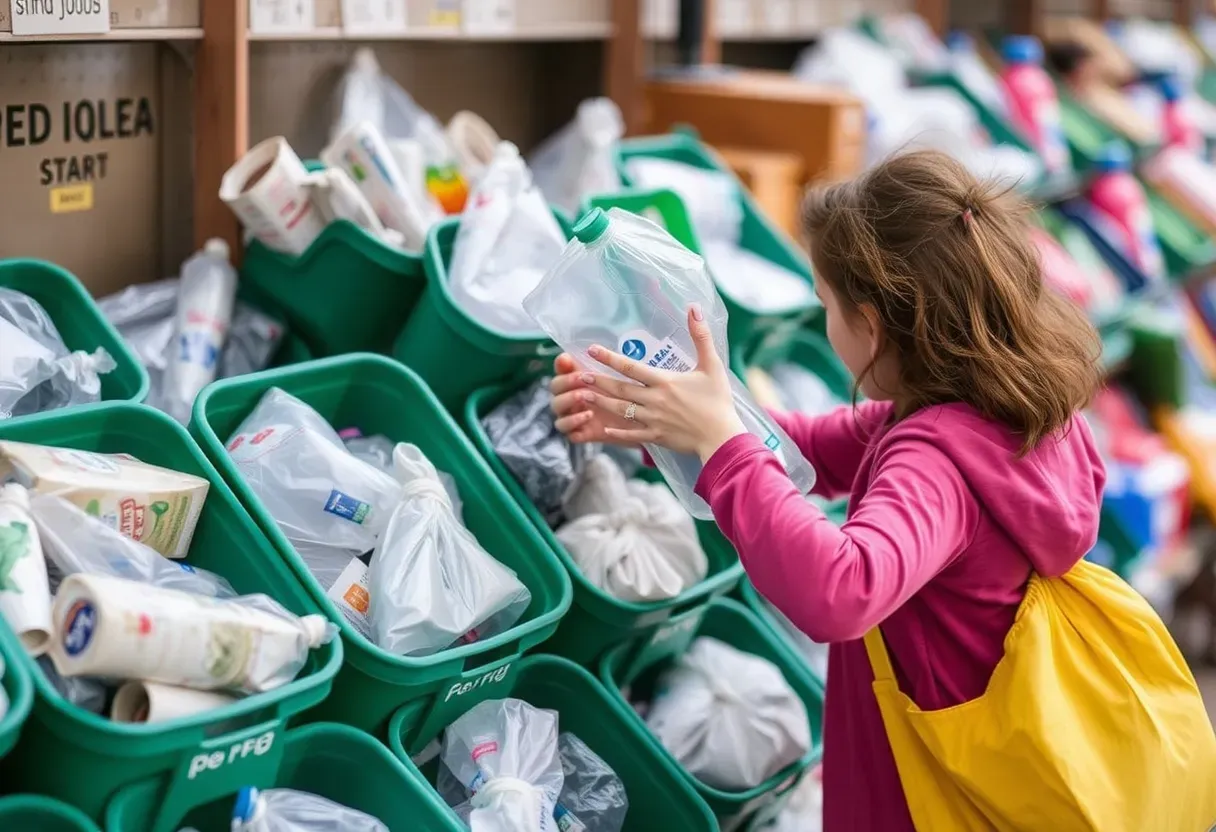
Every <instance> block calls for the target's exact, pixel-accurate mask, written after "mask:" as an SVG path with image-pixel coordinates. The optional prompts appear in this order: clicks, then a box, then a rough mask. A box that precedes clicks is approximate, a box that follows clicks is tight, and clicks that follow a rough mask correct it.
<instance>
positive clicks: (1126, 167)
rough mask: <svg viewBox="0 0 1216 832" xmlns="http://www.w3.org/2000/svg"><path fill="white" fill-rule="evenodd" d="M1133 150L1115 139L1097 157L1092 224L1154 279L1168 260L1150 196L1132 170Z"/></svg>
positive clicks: (1091, 195) (1091, 198)
mask: <svg viewBox="0 0 1216 832" xmlns="http://www.w3.org/2000/svg"><path fill="white" fill-rule="evenodd" d="M1131 164H1132V159H1131V153H1130V152H1129V151H1128V149H1127V146H1126V145H1124V144H1123V143H1122V142H1112V143H1110V144H1109V145H1107V146H1106V149H1105V150H1103V152H1102V153H1101V154H1099V155H1098V157H1097V158H1096V159H1095V160H1094V174H1093V176H1092V178H1091V179H1090V182H1089V188H1088V194H1087V199H1088V204H1089V208H1090V211H1091V212H1092V215H1093V219H1092V220H1091V221H1092V222H1093V224H1094V225H1095V226H1096V227H1097V228H1098V230H1099V231H1100V232H1101V233H1102V234H1103V236H1105V237H1106V238H1107V240H1108V241H1109V242H1110V243H1111V244H1112V245H1113V246H1114V248H1115V249H1116V250H1117V251H1118V252H1119V253H1120V254H1122V255H1123V256H1124V257H1125V258H1127V260H1128V261H1129V262H1130V263H1131V264H1132V265H1133V266H1135V267H1136V268H1137V269H1139V270H1140V271H1141V272H1142V273H1143V274H1144V275H1145V276H1146V277H1148V278H1149V280H1151V281H1155V280H1161V279H1164V277H1165V260H1164V257H1163V255H1162V253H1161V247H1160V245H1159V244H1158V242H1157V231H1156V227H1155V225H1154V223H1153V217H1152V213H1151V212H1150V211H1149V207H1148V197H1147V196H1146V195H1145V193H1144V188H1143V187H1142V186H1141V184H1140V182H1139V180H1137V179H1136V177H1135V176H1134V175H1133V174H1132V172H1131Z"/></svg>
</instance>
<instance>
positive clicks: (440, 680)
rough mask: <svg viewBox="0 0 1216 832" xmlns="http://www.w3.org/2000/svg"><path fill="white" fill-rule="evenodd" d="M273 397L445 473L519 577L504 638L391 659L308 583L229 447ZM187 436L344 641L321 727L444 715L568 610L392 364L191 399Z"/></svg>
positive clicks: (528, 529) (523, 524) (492, 484)
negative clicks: (526, 602) (411, 452)
mask: <svg viewBox="0 0 1216 832" xmlns="http://www.w3.org/2000/svg"><path fill="white" fill-rule="evenodd" d="M272 387H278V388H281V389H283V390H285V391H287V392H288V393H290V394H292V395H294V396H296V397H297V398H299V399H301V400H302V401H304V402H306V403H307V404H309V405H311V406H312V407H313V408H315V409H316V410H317V411H318V412H319V413H320V414H321V416H322V417H323V418H325V419H326V420H328V421H329V423H330V424H332V425H334V426H335V427H336V428H338V429H339V430H341V429H343V428H346V427H352V426H353V427H358V428H359V429H360V430H361V431H362V432H363V433H364V434H367V435H372V434H385V435H386V436H388V437H389V438H390V439H391V440H393V441H394V442H412V443H414V444H415V445H417V446H418V447H419V448H421V450H422V452H423V453H425V454H426V456H427V457H428V458H429V459H430V460H431V461H432V462H433V463H434V465H435V467H436V468H438V469H439V470H440V471H446V472H447V473H448V474H451V475H452V476H453V477H454V478H455V479H456V483H457V485H458V487H459V490H460V493H461V495H462V496H463V500H464V512H463V513H464V523H465V525H466V526H467V527H468V529H469V531H470V532H472V533H473V535H474V537H476V538H477V540H478V542H479V543H481V545H482V546H484V547H485V549H486V551H488V552H489V553H490V554H491V555H493V556H494V557H495V558H497V559H498V560H499V561H501V562H502V563H503V564H505V565H506V566H508V567H510V568H511V569H513V570H515V572H516V573H517V574H518V575H519V578H520V580H521V581H523V583H524V585H525V586H527V587H528V589H529V590H530V591H531V593H532V603H531V605H530V606H529V607H528V609H527V611H526V612H525V613H524V615H523V617H522V618H520V620H519V622H518V623H517V624H516V625H515V626H514V627H512V628H511V629H510V630H508V631H507V632H505V633H501V634H499V635H496V636H492V637H490V638H487V639H485V640H482V641H476V642H473V643H470V644H462V645H459V646H454V647H451V648H449V649H447V650H443V651H441V652H439V653H436V654H434V655H431V656H424V657H416V656H413V657H404V656H397V655H394V654H392V653H389V652H388V651H386V650H383V649H381V648H380V647H377V646H376V645H375V644H373V643H372V642H371V641H370V640H369V639H367V638H365V637H364V636H362V635H361V634H359V633H358V632H357V631H356V630H355V628H354V627H352V626H351V625H350V623H349V622H348V621H347V620H346V618H345V617H343V615H342V613H341V612H339V611H338V608H337V607H336V606H335V605H334V603H333V602H332V601H331V600H330V599H329V598H328V597H327V596H326V589H327V587H323V586H321V585H320V584H319V583H317V581H316V579H315V578H313V577H312V575H311V573H310V572H309V571H308V567H307V566H306V565H305V563H304V561H303V560H302V559H301V558H300V556H299V555H298V554H297V553H296V551H295V549H294V548H293V547H292V545H291V543H290V542H289V541H288V540H287V537H286V536H285V535H284V534H283V533H282V532H281V531H280V530H279V527H278V525H277V524H276V523H275V521H274V519H273V518H272V517H271V516H270V513H269V512H268V511H267V510H266V508H265V506H264V505H263V504H262V502H261V500H259V499H258V498H257V496H256V495H255V494H254V492H253V490H252V489H251V488H250V487H249V485H248V484H247V483H246V482H245V479H244V477H242V476H241V473H240V472H239V471H238V470H237V467H236V465H234V464H233V462H232V460H231V458H230V457H229V456H228V452H227V450H226V449H225V447H224V446H225V443H226V442H227V440H228V437H229V436H231V435H232V433H233V432H234V431H235V430H236V429H237V427H238V426H239V425H240V423H241V421H242V420H244V418H245V417H246V416H247V415H248V414H249V412H250V411H251V410H253V408H254V406H255V405H257V403H258V401H259V400H261V398H262V395H263V394H264V393H265V392H266V391H267V390H269V389H270V388H272ZM190 429H191V431H193V432H194V435H195V436H196V437H197V438H198V440H199V442H200V444H201V445H202V446H203V448H204V449H205V451H206V453H207V455H208V456H209V457H210V458H211V460H212V461H213V462H214V463H215V465H216V467H217V468H218V469H219V470H220V471H222V472H223V474H224V478H225V479H226V480H227V481H228V483H229V485H230V486H231V487H232V490H233V491H235V492H236V494H237V495H238V496H239V497H240V499H241V502H243V503H244V504H245V507H246V508H247V509H248V510H249V513H250V514H251V515H252V516H253V517H254V518H255V519H256V520H257V522H258V524H259V525H260V526H261V527H262V530H263V531H264V532H265V534H266V536H267V537H269V538H270V540H271V541H272V542H273V543H274V545H275V547H276V548H277V549H278V551H279V554H280V556H281V557H282V558H283V559H284V560H285V561H286V563H287V564H289V565H290V566H291V568H292V569H293V570H294V571H295V573H296V575H297V576H298V579H299V580H300V582H302V583H303V585H304V586H305V587H306V589H307V591H308V593H309V594H310V595H311V597H312V599H313V603H314V604H316V605H317V606H318V607H320V609H321V610H322V611H323V612H324V613H325V615H326V616H327V617H328V618H329V619H330V620H331V621H333V622H335V623H336V624H337V625H338V628H339V630H340V631H341V633H342V641H343V643H344V644H345V646H346V663H345V664H344V665H343V667H342V670H341V672H339V673H338V676H337V678H336V679H335V680H334V690H333V693H332V694H330V696H329V698H328V699H327V700H326V701H325V703H324V704H322V706H321V707H320V708H318V709H317V711H316V712H315V713H314V714H312V716H313V717H314V718H316V719H326V720H331V721H335V722H342V723H346V724H348V725H353V726H355V727H356V728H361V729H363V730H365V731H368V732H371V733H377V734H380V733H382V732H383V730H384V728H385V726H386V725H387V723H388V719H389V717H390V716H392V714H393V712H394V711H395V710H397V708H399V707H400V706H401V705H403V704H405V703H406V702H409V701H412V700H415V699H425V700H426V702H427V704H428V706H431V707H441V706H442V704H443V702H444V700H445V697H446V696H447V695H449V694H450V692H451V691H452V690H454V689H457V688H459V687H460V686H461V685H462V684H465V683H468V682H474V683H476V681H477V680H479V679H482V678H486V677H488V676H493V675H494V674H495V673H496V672H497V671H498V670H499V668H500V667H501V666H502V665H504V664H508V663H510V662H512V661H514V660H515V659H516V658H517V657H518V656H519V654H520V653H522V652H523V651H524V650H527V649H529V648H531V647H534V646H535V645H537V644H539V643H541V642H542V641H544V640H545V639H547V638H548V637H549V636H550V635H552V634H553V632H554V631H555V630H556V629H557V626H558V623H559V622H560V620H561V618H562V616H563V615H564V614H565V613H566V610H567V609H569V607H570V596H571V590H570V579H569V578H568V577H566V573H565V570H564V569H562V567H561V564H560V563H558V561H557V558H556V557H555V556H554V555H553V553H552V552H551V551H549V548H548V547H547V546H546V545H545V543H544V541H543V540H542V539H541V538H540V536H539V535H537V533H536V531H535V530H534V529H533V528H532V525H531V524H530V523H529V522H528V519H527V518H526V517H525V516H524V514H523V512H522V511H521V510H520V509H519V508H518V507H517V506H516V505H515V501H514V500H512V499H511V496H510V495H509V494H508V493H507V492H506V491H505V490H504V489H503V487H502V486H501V485H499V483H498V482H497V479H496V478H495V476H494V472H493V471H492V470H491V469H490V468H489V466H488V465H486V463H485V462H484V461H483V460H482V459H481V456H480V455H479V454H478V453H477V450H476V449H475V448H474V447H473V446H472V444H470V443H469V440H468V439H466V438H465V436H464V434H462V433H461V432H460V428H459V426H458V425H457V424H456V422H455V421H454V420H453V419H452V417H451V416H450V415H449V414H448V413H447V412H446V411H445V410H444V409H443V407H442V406H441V405H440V404H439V402H438V401H437V400H436V399H435V396H434V394H432V393H431V391H430V390H429V389H428V388H427V386H426V385H425V384H424V383H423V382H422V380H421V379H419V378H418V376H417V375H415V374H414V373H413V372H412V371H411V370H409V369H408V368H406V367H403V366H402V365H401V364H400V363H398V362H396V361H393V360H392V359H390V358H385V357H383V356H377V355H371V354H368V353H355V354H352V355H348V356H341V357H337V358H327V359H321V360H318V361H311V362H308V363H306V364H297V365H294V366H292V367H284V368H281V369H277V370H267V371H265V372H262V373H254V374H252V375H248V376H242V377H240V378H235V379H228V380H226V381H221V382H217V383H215V384H213V385H211V386H210V387H207V388H206V389H205V390H203V392H202V393H200V394H199V397H198V399H196V400H195V403H194V418H193V420H192V422H191V425H190Z"/></svg>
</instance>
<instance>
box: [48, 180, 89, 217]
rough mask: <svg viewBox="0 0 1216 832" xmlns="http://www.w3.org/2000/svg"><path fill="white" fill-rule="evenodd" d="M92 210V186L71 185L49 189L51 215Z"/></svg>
mask: <svg viewBox="0 0 1216 832" xmlns="http://www.w3.org/2000/svg"><path fill="white" fill-rule="evenodd" d="M91 210H93V185H92V183H89V184H85V185H71V186H69V187H65V188H52V189H51V213H52V214H68V213H71V212H73V211H91Z"/></svg>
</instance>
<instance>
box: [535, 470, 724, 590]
mask: <svg viewBox="0 0 1216 832" xmlns="http://www.w3.org/2000/svg"><path fill="white" fill-rule="evenodd" d="M566 515H567V516H568V517H570V518H571V519H570V522H569V523H567V524H566V525H564V526H562V527H561V528H559V529H558V530H557V539H558V541H560V542H561V544H562V545H563V546H565V547H566V550H567V551H568V552H569V553H570V557H571V558H572V559H573V560H574V562H575V563H576V564H578V567H579V569H581V570H582V572H583V574H584V575H586V576H587V579H588V580H589V581H591V583H593V584H594V585H595V586H597V587H599V588H600V589H603V590H604V591H605V592H607V593H609V594H610V595H612V596H613V597H615V598H620V599H621V600H622V601H633V602H637V601H642V602H645V601H662V600H665V599H668V598H674V597H676V596H677V595H679V594H680V593H682V592H684V591H685V590H687V589H690V588H691V587H693V586H695V585H696V584H697V583H699V582H701V581H702V580H704V578H705V575H706V573H707V572H708V571H709V561H708V560H707V559H706V557H705V552H704V550H702V549H701V543H700V541H699V540H698V538H697V525H696V523H695V522H694V521H693V519H692V516H691V515H690V514H689V513H688V512H687V511H685V510H684V507H683V506H682V505H680V501H679V500H678V499H677V498H676V496H675V495H674V494H672V493H671V490H670V489H668V488H667V486H665V485H662V484H659V483H648V482H643V481H641V480H629V479H626V477H625V474H624V472H623V471H621V469H620V467H619V466H618V465H617V464H616V463H615V462H613V461H612V459H611V457H609V456H607V455H606V454H600V455H598V456H595V457H593V458H592V459H591V461H590V462H588V463H587V470H586V472H585V474H584V477H583V481H582V483H581V484H580V485H579V487H578V489H577V490H576V491H574V493H573V494H571V496H570V499H569V500H568V501H567V502H566Z"/></svg>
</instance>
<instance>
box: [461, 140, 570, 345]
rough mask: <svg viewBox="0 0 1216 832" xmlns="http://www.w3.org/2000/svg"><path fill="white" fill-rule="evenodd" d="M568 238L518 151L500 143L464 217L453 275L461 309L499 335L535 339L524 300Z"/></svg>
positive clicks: (510, 145)
mask: <svg viewBox="0 0 1216 832" xmlns="http://www.w3.org/2000/svg"><path fill="white" fill-rule="evenodd" d="M565 245H566V238H565V236H564V235H563V234H562V230H561V227H560V226H559V225H558V224H557V220H556V219H555V218H554V217H553V212H552V211H551V210H549V206H548V205H547V204H546V203H545V198H544V197H543V196H542V195H541V192H540V191H539V190H537V189H536V187H535V186H534V185H533V184H532V175H531V174H530V173H529V171H528V166H527V165H525V164H524V161H523V159H521V158H520V156H519V149H518V148H516V147H515V145H513V144H511V143H510V142H502V143H500V144H499V145H498V147H497V149H496V150H495V151H494V161H492V162H491V163H490V167H489V169H488V170H486V172H485V175H484V176H483V177H482V178H481V181H480V182H478V183H477V188H476V189H475V190H474V191H473V193H472V195H471V196H470V198H469V204H468V206H467V207H466V208H465V210H464V214H463V215H462V216H461V218H460V229H459V230H458V231H457V232H456V241H455V243H453V246H452V264H451V267H450V268H449V269H448V280H449V290H450V291H451V293H452V297H453V299H455V301H456V303H457V304H459V306H460V307H461V308H462V309H463V310H464V311H465V312H467V313H468V314H469V315H470V316H471V317H473V318H474V319H475V320H477V321H479V322H480V323H482V324H484V325H486V326H488V327H490V328H492V329H496V330H499V331H501V332H508V333H513V334H531V333H536V324H535V322H533V320H532V319H531V318H530V317H529V316H528V314H527V313H526V312H524V310H523V299H524V296H525V295H527V294H528V292H530V291H532V290H533V289H535V288H536V285H537V284H538V283H540V279H541V278H542V277H544V275H545V272H546V271H547V270H548V269H549V267H550V266H552V265H553V264H554V263H555V262H557V259H558V258H559V257H560V256H561V253H562V249H563V248H564V247H565Z"/></svg>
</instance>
